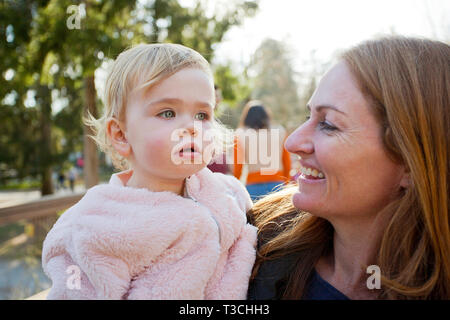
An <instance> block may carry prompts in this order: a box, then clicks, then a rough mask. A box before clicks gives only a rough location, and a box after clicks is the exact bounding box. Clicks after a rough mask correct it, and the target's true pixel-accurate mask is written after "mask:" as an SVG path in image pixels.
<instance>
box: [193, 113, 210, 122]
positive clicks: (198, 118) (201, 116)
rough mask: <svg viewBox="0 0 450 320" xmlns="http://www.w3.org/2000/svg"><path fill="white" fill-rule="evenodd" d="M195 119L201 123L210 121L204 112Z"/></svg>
mask: <svg viewBox="0 0 450 320" xmlns="http://www.w3.org/2000/svg"><path fill="white" fill-rule="evenodd" d="M195 119H196V120H200V121H203V120H207V119H208V115H207V114H206V113H204V112H200V113H197V114H196V115H195Z"/></svg>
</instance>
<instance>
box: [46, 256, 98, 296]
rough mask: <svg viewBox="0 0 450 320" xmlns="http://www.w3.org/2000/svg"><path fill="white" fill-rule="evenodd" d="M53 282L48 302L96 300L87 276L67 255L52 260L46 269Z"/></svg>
mask: <svg viewBox="0 0 450 320" xmlns="http://www.w3.org/2000/svg"><path fill="white" fill-rule="evenodd" d="M45 271H46V274H47V275H48V276H49V278H50V279H51V280H52V287H51V289H50V292H49V293H48V295H47V300H92V299H96V294H95V289H94V288H93V287H92V285H91V283H90V282H89V280H88V279H87V276H86V274H85V273H84V272H83V271H82V270H81V269H80V268H79V267H78V266H77V265H75V263H74V262H73V260H72V259H71V258H70V256H68V255H67V254H60V255H57V256H54V257H52V258H50V260H49V261H48V262H47V264H46V268H45Z"/></svg>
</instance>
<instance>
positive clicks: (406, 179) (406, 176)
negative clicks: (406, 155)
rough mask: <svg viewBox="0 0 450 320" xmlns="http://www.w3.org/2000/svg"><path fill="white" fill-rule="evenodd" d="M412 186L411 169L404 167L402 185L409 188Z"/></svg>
mask: <svg viewBox="0 0 450 320" xmlns="http://www.w3.org/2000/svg"><path fill="white" fill-rule="evenodd" d="M410 186H411V175H410V171H409V169H408V170H407V169H406V168H405V169H404V172H403V176H402V178H401V179H400V187H402V188H405V189H408V188H409V187H410Z"/></svg>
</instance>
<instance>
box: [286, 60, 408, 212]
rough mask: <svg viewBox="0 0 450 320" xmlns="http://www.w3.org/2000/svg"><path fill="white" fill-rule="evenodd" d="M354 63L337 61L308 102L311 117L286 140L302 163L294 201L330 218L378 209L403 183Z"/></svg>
mask: <svg viewBox="0 0 450 320" xmlns="http://www.w3.org/2000/svg"><path fill="white" fill-rule="evenodd" d="M370 108H371V107H370V105H369V103H368V101H366V99H365V97H364V96H363V94H362V93H361V91H360V89H359V88H358V85H357V83H356V81H355V80H354V78H353V76H352V74H351V73H350V70H349V68H348V67H347V65H346V64H345V63H344V62H340V63H338V64H337V65H335V66H334V67H333V68H332V69H331V70H330V71H329V72H328V73H327V74H326V75H325V76H324V77H323V78H322V80H321V81H320V83H319V86H318V87H317V89H316V91H315V92H314V94H313V96H312V97H311V100H310V101H309V103H308V109H309V110H310V112H311V115H310V118H309V119H308V120H307V121H306V122H305V123H303V124H302V125H301V126H300V127H298V128H297V129H296V130H295V131H294V132H293V133H292V134H291V135H290V136H289V137H288V138H287V140H286V143H285V147H286V149H287V150H288V151H289V152H291V153H295V154H297V155H299V156H300V157H301V159H300V163H301V165H302V167H303V169H302V172H303V173H302V174H301V175H300V177H299V179H298V185H299V191H298V192H297V193H296V194H295V195H294V196H293V204H294V206H295V207H297V208H299V209H302V210H304V211H308V212H310V213H312V214H314V215H317V216H321V217H323V218H326V219H333V218H336V217H338V216H351V217H352V218H356V217H357V216H360V217H363V216H364V217H367V216H369V215H373V214H376V213H377V212H379V211H380V210H381V209H382V208H383V207H385V206H386V205H387V204H388V203H389V202H390V201H392V200H393V199H394V198H395V196H396V194H397V191H398V190H399V188H400V186H401V185H402V184H403V177H404V169H403V166H402V165H400V164H397V163H395V162H393V161H392V160H391V159H390V158H389V157H388V156H387V154H386V152H385V150H384V148H383V143H382V136H381V127H380V125H379V124H378V122H377V120H376V118H375V116H374V115H373V113H372V112H371V110H370Z"/></svg>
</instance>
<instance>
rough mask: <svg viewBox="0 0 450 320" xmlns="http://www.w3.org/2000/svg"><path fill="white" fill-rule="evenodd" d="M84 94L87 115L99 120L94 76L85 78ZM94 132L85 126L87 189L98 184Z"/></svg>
mask: <svg viewBox="0 0 450 320" xmlns="http://www.w3.org/2000/svg"><path fill="white" fill-rule="evenodd" d="M84 92H85V106H86V107H85V115H86V114H87V112H89V113H90V114H91V115H93V116H94V117H95V118H97V107H96V103H95V100H96V91H95V81H94V75H91V76H86V77H85V78H84ZM93 133H94V132H93V130H92V129H91V128H90V127H88V126H86V125H84V168H83V172H84V184H85V186H86V189H88V188H91V187H93V186H95V185H96V184H98V182H99V178H98V163H99V161H98V153H97V146H96V144H95V142H94V140H92V139H91V138H90V137H89V136H90V135H93Z"/></svg>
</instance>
